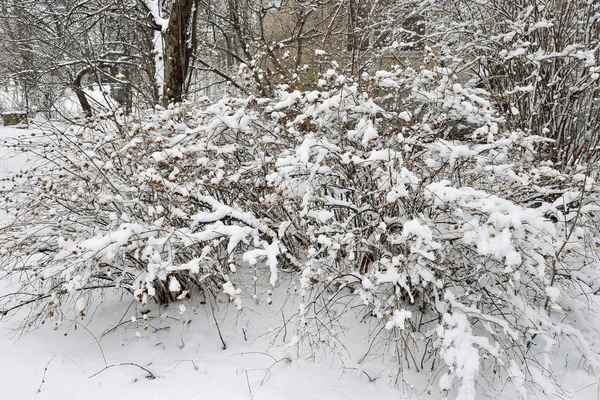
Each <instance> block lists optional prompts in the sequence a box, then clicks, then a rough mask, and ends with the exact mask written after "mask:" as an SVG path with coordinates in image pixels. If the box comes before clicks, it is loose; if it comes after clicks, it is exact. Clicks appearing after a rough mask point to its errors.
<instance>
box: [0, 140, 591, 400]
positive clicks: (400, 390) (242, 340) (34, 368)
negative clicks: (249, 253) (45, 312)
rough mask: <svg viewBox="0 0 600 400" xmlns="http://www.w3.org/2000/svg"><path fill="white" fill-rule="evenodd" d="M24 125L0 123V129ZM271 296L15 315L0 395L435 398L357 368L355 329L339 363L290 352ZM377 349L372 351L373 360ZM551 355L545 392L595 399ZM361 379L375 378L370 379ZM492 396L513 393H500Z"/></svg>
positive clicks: (113, 303) (3, 344) (6, 164)
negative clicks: (81, 315)
mask: <svg viewBox="0 0 600 400" xmlns="http://www.w3.org/2000/svg"><path fill="white" fill-rule="evenodd" d="M30 133H31V132H28V131H24V130H19V129H11V128H0V137H8V136H16V135H23V134H30ZM27 161H28V160H27V159H26V157H23V156H21V157H18V158H12V157H10V151H9V150H7V149H6V148H5V147H0V170H1V171H0V173H2V174H6V173H8V172H15V171H19V170H20V169H22V168H24V166H25V165H26V164H27ZM282 290H283V291H284V290H285V288H282ZM9 291H10V284H9V283H7V282H0V295H2V294H5V293H8V292H9ZM282 294H283V293H282ZM274 299H275V302H274V304H273V305H271V306H267V305H265V304H262V305H261V304H259V305H250V306H249V307H247V308H246V309H245V311H244V312H241V313H240V312H238V311H237V310H236V309H235V307H232V306H231V305H227V304H226V303H218V304H214V305H213V306H214V307H215V308H216V309H217V311H216V312H215V314H214V315H213V313H212V311H211V305H210V304H199V302H197V303H196V304H195V305H196V307H197V308H196V310H195V311H196V312H194V310H193V308H192V305H193V304H189V303H188V304H187V309H186V310H185V311H184V312H183V313H180V311H181V309H180V308H178V306H179V305H177V304H174V305H172V306H171V307H170V308H169V309H163V310H160V314H156V313H153V314H151V315H152V317H151V318H149V320H148V328H147V329H144V320H143V318H142V316H141V315H140V314H139V313H138V312H136V310H135V304H134V303H132V302H131V300H130V299H128V298H123V299H119V298H117V296H116V295H111V294H107V297H106V299H105V301H104V302H103V303H102V305H101V306H100V307H98V308H97V309H96V310H93V311H92V312H89V313H88V314H89V315H87V316H86V317H85V319H83V320H80V321H77V322H75V321H71V322H65V323H64V324H63V325H61V326H60V327H58V329H56V330H55V329H54V328H53V326H52V325H50V324H45V325H42V326H41V328H39V329H37V330H34V331H32V332H29V333H27V334H21V331H20V330H18V323H19V318H18V317H19V315H17V316H16V317H15V318H12V319H10V320H8V321H6V320H1V321H0V399H7V400H12V399H18V400H22V399H49V400H54V399H60V400H69V399H73V400H82V399H102V400H107V399H110V400H113V399H114V400H117V399H166V398H169V399H171V398H172V399H180V398H194V399H206V400H215V399H227V400H234V399H244V400H247V399H251V400H252V399H256V400H276V399H277V400H278V399H286V400H292V399H298V400H309V399H326V400H337V399H339V400H358V399H360V400H364V399H415V400H420V399H441V398H444V396H443V394H441V393H440V392H439V390H438V389H437V384H436V379H437V377H436V376H435V375H432V374H429V373H426V372H421V373H419V374H417V373H414V372H413V371H405V372H403V374H402V376H398V375H393V374H392V375H390V372H389V371H390V369H386V364H385V363H384V362H379V361H378V360H377V357H373V358H372V359H371V360H369V364H365V363H363V364H362V366H361V368H364V369H363V370H362V371H361V370H359V369H358V368H357V365H358V361H357V360H359V359H360V357H361V354H363V353H364V351H365V349H366V348H367V347H368V343H367V342H366V340H365V337H366V335H365V334H364V332H362V334H361V333H360V330H359V329H357V330H355V332H353V333H352V334H348V335H347V336H343V335H342V337H343V340H344V341H345V343H344V345H346V346H347V347H348V349H350V350H351V351H350V354H349V355H348V357H347V359H346V360H345V362H344V363H342V362H341V361H340V360H339V358H338V357H337V356H336V355H335V354H328V353H327V352H325V353H318V352H317V353H316V354H317V355H316V356H315V357H314V358H311V357H307V356H306V354H307V352H304V354H299V353H298V351H297V349H296V347H295V346H288V345H287V344H289V342H290V341H291V340H292V333H291V332H287V331H285V330H282V331H277V330H276V331H275V332H272V330H270V329H269V328H271V327H281V326H282V321H283V320H284V316H285V315H288V316H289V315H290V313H293V312H294V311H293V310H292V309H291V308H293V307H292V306H291V305H289V304H288V305H285V304H278V299H279V301H281V302H283V296H279V297H278V296H277V293H276V294H275V296H274ZM22 312H26V310H23V311H22ZM132 316H134V317H137V319H136V320H132ZM90 317H93V318H90ZM215 320H216V321H217V322H218V328H219V329H220V332H221V334H222V336H223V340H224V342H225V343H226V345H227V348H226V349H223V344H222V342H221V338H220V337H219V330H218V329H217V323H215ZM365 329H368V328H367V327H365ZM290 330H291V327H290ZM276 333H279V335H276ZM361 351H362V353H361ZM384 352H385V349H383V350H380V353H379V354H380V355H381V357H380V358H381V360H384V359H385V357H384V355H385V354H383V353H384ZM309 353H310V352H309ZM558 358H561V360H563V365H565V371H563V376H559V379H561V380H563V382H565V387H564V389H565V390H566V391H567V392H568V393H569V394H568V395H566V396H552V395H550V394H549V395H548V397H547V398H561V397H562V398H569V397H570V398H573V399H578V400H579V399H581V400H592V399H599V398H600V392H599V391H598V390H599V389H598V388H599V386H598V383H597V379H596V378H594V377H593V376H590V375H588V374H587V373H585V372H584V371H575V370H574V369H575V368H576V367H577V363H578V358H577V356H573V357H570V356H569V354H568V350H567V349H561V354H560V356H557V359H558ZM378 362H379V365H378ZM388 365H389V364H388ZM555 365H559V364H558V363H556V364H555ZM369 377H371V378H376V379H375V380H374V382H370V379H369ZM398 378H399V379H398ZM403 382H404V383H403ZM407 382H410V383H407ZM396 383H398V384H396ZM411 384H412V385H413V386H414V388H412V387H411ZM429 389H430V390H429ZM498 389H500V388H498ZM479 391H480V394H479V398H481V399H484V398H487V397H486V394H491V395H495V394H496V393H494V392H493V391H490V390H486V388H484V387H481V388H479ZM449 397H450V398H454V397H455V396H452V394H450V396H449ZM496 398H498V399H504V400H512V399H517V396H516V395H514V394H511V392H510V391H505V392H503V393H502V395H501V396H497V397H496ZM538 398H539V397H538Z"/></svg>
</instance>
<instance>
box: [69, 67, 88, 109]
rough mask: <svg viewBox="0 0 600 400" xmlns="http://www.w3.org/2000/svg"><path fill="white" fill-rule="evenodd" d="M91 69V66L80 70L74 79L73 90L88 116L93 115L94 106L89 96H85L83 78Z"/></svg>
mask: <svg viewBox="0 0 600 400" xmlns="http://www.w3.org/2000/svg"><path fill="white" fill-rule="evenodd" d="M90 71H91V70H90V69H89V68H86V69H84V70H82V71H80V72H79V73H78V74H77V76H76V77H75V80H74V81H73V91H74V92H75V94H76V95H77V99H78V100H79V104H80V105H81V109H82V110H83V114H84V115H85V116H86V117H91V116H92V106H91V105H90V102H89V101H88V99H87V97H85V92H84V91H83V88H82V87H81V79H82V78H83V77H84V75H85V74H87V73H89V72H90Z"/></svg>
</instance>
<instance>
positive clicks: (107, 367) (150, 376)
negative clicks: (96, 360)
mask: <svg viewBox="0 0 600 400" xmlns="http://www.w3.org/2000/svg"><path fill="white" fill-rule="evenodd" d="M127 365H131V366H133V367H138V368H140V369H141V370H143V371H145V372H146V373H147V374H148V376H146V378H148V379H156V376H155V375H154V374H153V373H152V372H150V370H149V369H147V368H144V367H142V366H141V365H139V364H136V363H132V362H125V363H119V364H113V365H107V366H106V367H104V368H102V369H101V370H100V371H98V372H96V373H95V374H94V375H91V376H90V377H89V378H88V379H91V378H93V377H95V376H96V375H98V374H100V373H102V372H104V371H106V370H107V369H109V368H112V367H121V366H127Z"/></svg>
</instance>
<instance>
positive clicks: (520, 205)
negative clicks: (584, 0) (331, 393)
mask: <svg viewBox="0 0 600 400" xmlns="http://www.w3.org/2000/svg"><path fill="white" fill-rule="evenodd" d="M427 57H430V58H429V65H431V67H430V68H429V69H425V68H424V69H422V70H421V71H418V72H417V71H414V70H412V69H410V68H406V69H401V68H398V69H396V70H393V71H391V72H386V71H380V72H377V73H376V74H373V75H372V76H370V75H369V74H364V75H363V76H362V78H361V80H360V81H354V80H352V79H351V78H349V77H346V76H343V75H342V74H340V73H339V72H338V71H337V70H336V69H335V68H331V69H330V70H329V71H327V72H326V73H325V74H324V75H323V77H322V79H321V80H319V83H318V86H319V89H317V90H314V91H310V92H300V91H296V90H292V89H290V88H289V87H287V86H285V85H282V86H280V87H279V94H278V97H277V98H276V99H260V98H252V97H250V98H243V99H235V98H227V99H222V100H220V101H217V102H214V103H213V102H210V101H208V100H204V101H203V102H201V103H198V104H182V105H178V106H172V107H170V108H169V109H166V110H165V109H160V110H158V111H157V112H155V113H153V114H152V115H150V116H149V117H148V118H146V119H143V120H142V121H136V120H134V119H129V118H125V117H122V116H119V115H114V116H111V117H110V118H108V117H106V118H103V117H101V118H99V119H93V120H87V121H85V122H82V123H81V124H79V125H70V126H67V127H54V128H53V129H45V130H44V134H43V135H41V136H35V137H28V138H21V139H20V140H18V141H16V142H15V143H13V144H12V146H14V148H15V150H17V151H21V152H27V153H30V154H33V155H35V160H36V163H35V165H34V168H32V169H30V170H29V171H26V172H23V173H22V174H19V176H17V177H15V178H14V179H12V180H11V185H14V186H13V187H10V188H8V189H6V190H4V192H3V196H5V202H6V204H7V206H6V208H7V212H9V213H10V214H11V216H12V221H13V222H12V224H11V225H9V226H8V227H6V228H5V229H4V230H3V231H2V233H1V237H0V242H1V243H2V254H3V256H4V260H3V265H4V266H5V267H4V268H3V269H4V273H5V274H6V275H7V276H8V277H12V278H14V279H15V280H17V281H18V282H20V283H21V289H20V290H19V291H18V292H15V293H13V294H11V295H10V296H8V297H6V298H5V299H4V311H2V312H3V313H4V314H7V313H8V312H11V311H14V310H16V309H18V308H20V307H22V306H25V305H28V306H31V307H32V311H33V312H32V313H31V314H29V317H28V318H27V320H26V324H27V326H31V327H33V326H35V325H36V324H38V323H42V322H43V321H46V320H50V321H53V322H54V323H56V324H58V323H60V321H61V319H62V318H63V316H64V314H65V313H67V312H70V311H72V310H73V311H74V312H76V313H78V314H79V315H80V316H82V317H83V316H84V315H85V313H86V312H87V310H89V309H90V307H91V306H92V305H93V304H94V302H98V301H102V291H103V290H108V289H115V290H118V291H121V292H128V293H129V294H131V295H132V296H133V297H134V298H135V299H137V300H138V301H139V304H140V306H141V307H142V308H144V309H146V310H147V309H149V308H150V301H152V300H154V301H156V302H157V303H159V304H164V303H168V302H170V301H174V300H176V299H179V300H181V299H184V298H187V297H192V298H194V297H197V296H204V297H207V296H217V295H218V294H219V293H223V294H224V295H225V296H228V297H229V299H230V300H231V301H233V303H234V305H235V306H236V307H237V308H238V309H241V308H242V307H243V299H244V297H245V295H244V290H242V289H245V288H246V287H247V286H246V284H247V282H246V280H247V279H254V277H256V279H263V278H264V279H265V280H266V279H268V281H269V285H270V286H273V285H276V284H277V283H278V281H279V279H280V277H281V274H291V276H292V277H293V279H294V280H295V281H296V284H295V286H294V288H295V291H294V290H292V291H290V296H298V299H297V301H298V303H299V304H298V313H297V314H296V315H295V316H294V318H293V320H294V322H295V323H296V327H295V336H294V339H293V340H292V342H291V343H290V345H293V346H296V345H297V346H301V347H302V348H306V349H308V350H309V351H317V349H319V348H320V347H326V348H327V347H329V348H331V349H334V350H336V349H338V345H339V337H338V335H339V333H338V332H340V329H342V328H346V326H345V324H346V322H344V321H347V317H348V316H349V315H353V316H354V317H353V318H355V319H356V321H357V322H358V321H364V320H367V319H369V320H372V321H375V322H376V323H377V324H379V326H380V329H377V330H375V331H373V333H372V335H371V337H370V341H371V344H370V346H369V349H370V350H372V349H374V348H376V347H377V346H389V345H394V346H396V348H397V349H398V350H399V351H400V350H401V351H402V352H403V354H405V355H406V361H404V360H403V358H402V357H401V356H400V352H399V353H397V356H396V362H397V365H398V368H404V367H407V368H414V369H416V370H422V369H430V370H434V371H436V372H440V373H442V378H441V379H440V389H441V390H442V391H448V390H451V389H452V388H453V387H457V388H458V389H457V390H458V395H459V398H461V399H473V398H474V393H475V387H476V383H477V381H478V379H479V376H480V374H485V376H486V378H488V379H493V378H494V376H500V374H498V375H493V374H490V372H489V371H491V370H492V369H493V370H494V371H496V370H497V369H502V370H504V371H505V372H506V373H505V374H502V376H503V377H508V378H509V379H510V380H511V381H512V382H513V384H514V385H515V386H516V387H517V389H518V390H519V391H520V393H523V394H524V395H525V394H526V393H527V390H545V389H547V388H543V387H541V388H540V385H541V384H540V382H542V381H543V379H545V378H544V376H550V377H551V375H549V374H550V372H549V371H551V370H550V368H551V365H550V358H549V354H550V352H551V351H552V348H553V346H554V345H555V344H557V343H560V341H561V340H562V339H564V338H570V339H573V340H574V341H575V342H576V344H577V347H578V348H579V349H580V350H581V353H582V356H583V357H584V359H585V363H586V365H587V366H589V367H591V368H593V369H594V370H596V369H598V367H600V360H599V359H598V356H597V353H596V352H595V349H594V347H593V342H594V340H595V337H597V335H598V332H597V328H595V327H594V324H593V323H592V321H593V318H592V317H591V316H592V315H593V312H594V308H593V306H592V304H593V301H594V299H595V298H596V296H597V290H598V288H597V284H596V283H594V282H595V279H596V277H597V268H596V266H597V263H598V254H597V251H596V249H597V248H598V246H599V245H598V243H597V242H598V239H597V238H596V233H595V232H596V225H595V224H596V221H597V216H596V215H595V213H596V212H597V209H598V206H597V200H598V199H597V193H596V191H595V189H594V183H595V182H596V181H597V179H598V176H597V171H596V169H594V168H593V166H592V165H581V166H573V167H570V168H568V169H567V168H562V169H557V168H556V167H555V166H554V165H553V164H552V162H550V161H542V160H541V159H540V157H539V154H538V149H539V147H540V146H541V145H544V144H545V143H547V142H548V141H549V139H547V138H544V137H541V136H535V135H530V134H526V133H524V132H523V131H519V130H514V131H513V130H507V124H506V120H505V118H504V117H503V115H501V114H499V113H498V112H497V111H496V110H494V108H493V106H492V102H491V100H490V95H489V94H488V93H487V92H485V91H484V90H482V89H478V88H475V87H472V86H470V85H469V84H468V83H465V82H461V81H459V79H458V78H457V77H456V75H455V74H454V72H453V71H452V70H451V69H450V68H448V67H442V66H440V65H439V64H438V63H437V61H436V56H434V55H433V54H430V55H429V56H427ZM373 93H377V94H378V95H380V96H382V98H373V97H372V96H371V94H373ZM390 99H392V100H394V101H393V102H392V103H393V106H392V105H390V104H391V103H390ZM378 103H381V104H382V105H384V107H382V106H379V105H378ZM248 265H249V266H251V267H252V268H251V269H252V271H251V273H249V274H247V273H244V271H245V270H248ZM238 271H240V272H241V273H237V272H238ZM236 273H237V274H236ZM236 277H237V278H236ZM255 288H256V286H255ZM254 290H255V292H254V295H255V294H256V289H254ZM246 292H249V291H248V290H246ZM252 295H253V293H252V292H250V293H247V296H248V297H251V296H252ZM538 345H539V346H541V348H543V349H544V350H543V351H536V352H532V351H530V349H531V348H532V346H538ZM304 346H308V347H304ZM536 365H537V366H536ZM503 379H505V378H503Z"/></svg>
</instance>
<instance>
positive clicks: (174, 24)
mask: <svg viewBox="0 0 600 400" xmlns="http://www.w3.org/2000/svg"><path fill="white" fill-rule="evenodd" d="M197 2H198V1H197V0H178V1H176V2H175V3H174V4H173V7H172V8H171V14H170V16H169V25H168V27H167V29H166V31H165V32H164V39H165V60H164V68H165V91H164V95H163V104H164V105H165V106H166V105H168V103H169V102H180V101H181V100H183V95H184V87H185V80H186V77H187V74H188V68H189V64H190V57H191V55H192V51H193V49H192V45H191V41H189V40H188V32H189V28H190V25H191V22H192V18H191V17H192V10H193V8H194V4H195V3H197ZM196 6H197V5H196Z"/></svg>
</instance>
